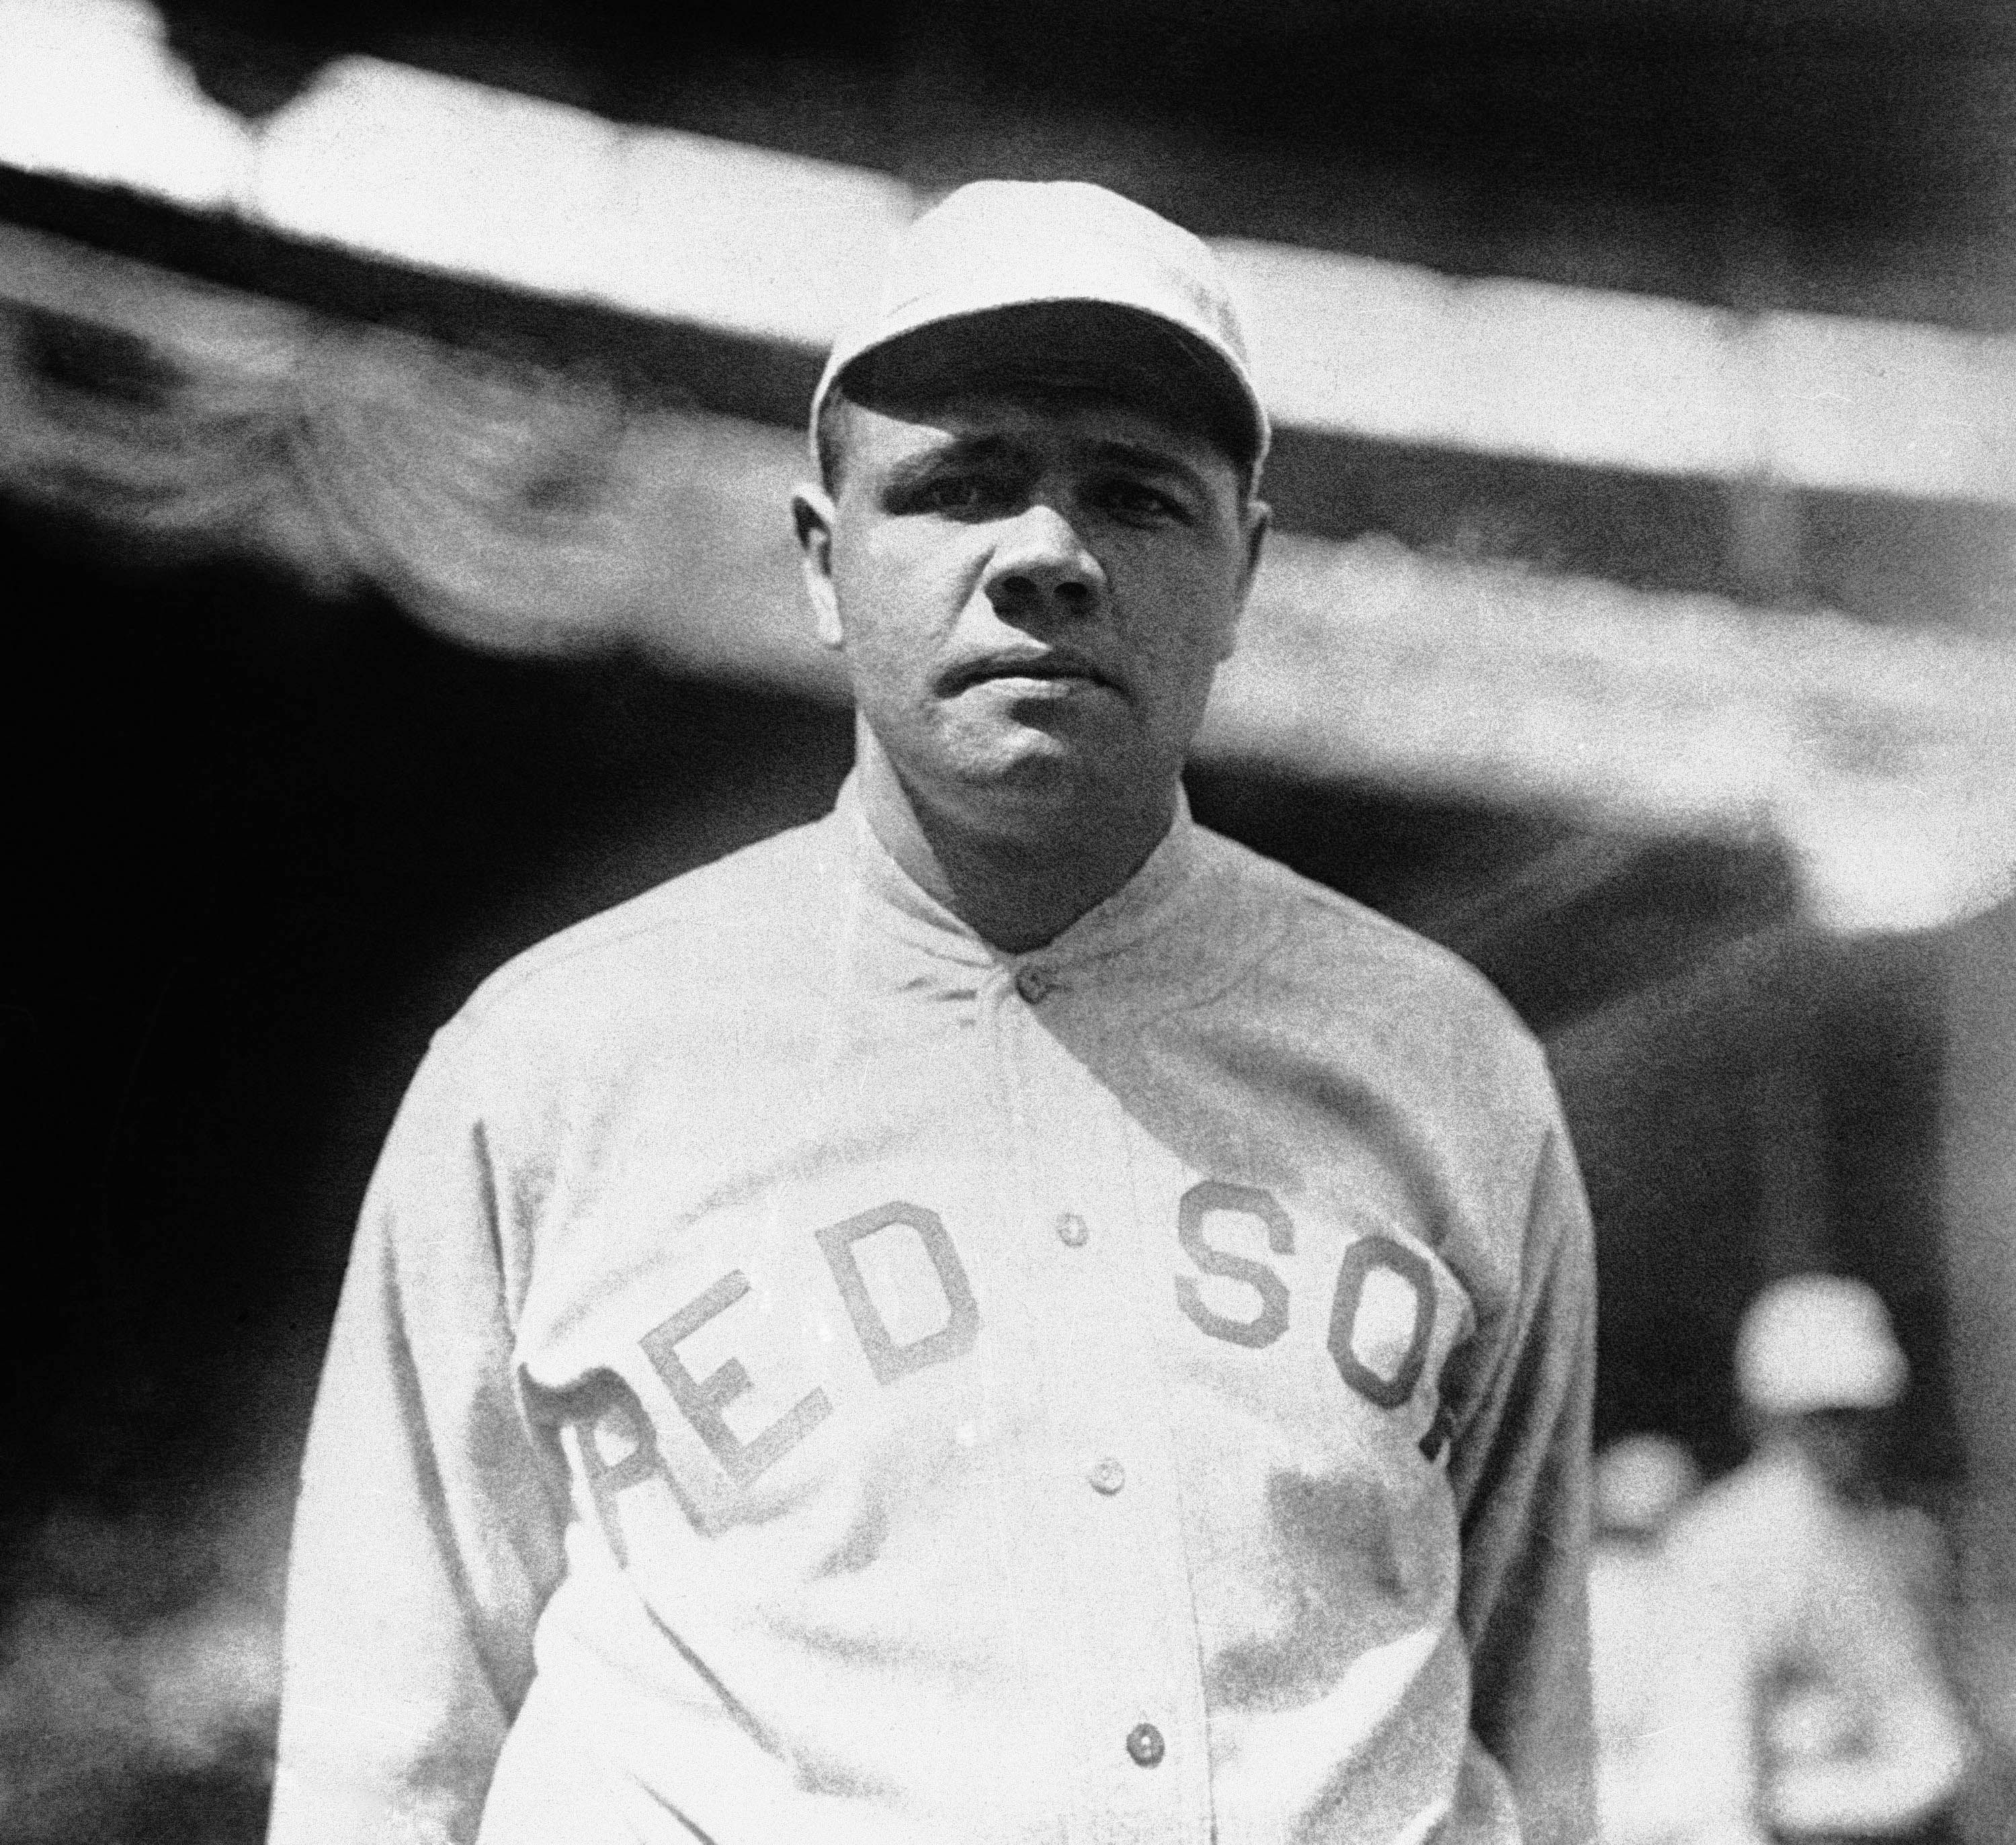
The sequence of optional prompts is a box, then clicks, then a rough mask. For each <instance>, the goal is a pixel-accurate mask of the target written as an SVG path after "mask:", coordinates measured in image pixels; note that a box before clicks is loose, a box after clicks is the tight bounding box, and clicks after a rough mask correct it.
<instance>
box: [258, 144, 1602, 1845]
mask: <svg viewBox="0 0 2016 1845" xmlns="http://www.w3.org/2000/svg"><path fill="white" fill-rule="evenodd" d="M1268 434H1269V432H1268V426H1267V419H1266V416H1265V412H1264V411H1263V409H1262V406H1261V405H1260V402H1259V401H1258V397H1256V395H1255V391H1254V388H1253V384H1252V379H1251V373H1250V370H1249V368H1248V365H1247V358H1246V355H1245V352H1244V347H1243V345H1242V343H1241V340H1240V332H1239V328H1238V324H1237V318H1236V316H1235V315H1234V313H1233V308H1232V305H1231V303H1230V301H1229V297H1228V296H1227V294H1226V290H1225V286H1224V284H1223V282H1222V280H1221V279H1220V277H1219V272H1218V270H1217V268H1216V265H1215V262H1214V261H1213V259H1212V257H1211V254H1210V253H1209V251H1208V250H1207V249H1206V248H1205V246H1204V245H1203V244H1202V243H1200V242H1199V241H1198V240H1197V239H1195V238H1194V237H1193V236H1190V234H1189V233H1188V232H1185V231H1183V230H1181V229H1179V228H1177V227H1176V226H1175V225H1172V224H1169V223H1168V222H1167V221H1165V220H1163V219H1161V218H1158V217H1157V216H1155V215H1154V214H1152V213H1150V212H1149V211H1147V210H1144V209H1143V208H1142V207H1139V206H1138V205H1136V204H1134V203H1130V202H1129V201H1128V200H1125V199H1121V198H1120V197H1118V196H1115V195H1114V194H1112V193H1111V192H1104V191H1102V190H1100V189H1097V188H1095V187H1091V186H1085V185H1075V184H1058V185H1021V184H1010V183H1003V182H987V183H983V184H980V185H973V186H969V187H967V188H964V189H961V190H960V191H959V192H956V193H955V194H954V195H952V196H951V197H950V198H949V200H946V201H945V203H943V204H941V206H939V207H938V208H937V209H936V210H934V211H933V212H931V214H928V215H927V216H926V217H925V218H923V219H922V220H921V221H920V222H919V223H918V225H916V227H915V228H914V230H913V232H912V234H911V235H910V236H909V239H908V240H907V242H906V243H905V245H904V246H903V247H902V250H900V251H899V252H898V256H897V260H896V262H895V265H894V268H893V271H892V275H891V281H890V285H889V287H888V289H887V293H886V294H885V297H884V302H883V305H882V307H881V309H880V312H879V314H878V315H877V317H876V318H874V319H873V321H872V322H870V323H869V325H867V326H866V327H865V328H864V329H861V330H859V331H858V332H857V333H854V334H852V335H850V336H848V338H847V339H846V340H843V341H842V342H841V344H840V345H839V347H837V350H836V351H835V352H834V353H833V358H832V361H831V363H830V365H829V366H828V367H827V369H826V376H825V378H824V379H823V382H822V383H821V385H820V387H819V394H818V397H817V400H816V402H815V406H814V409H813V415H812V438H813V446H814V451H815V461H816V464H817V468H818V473H819V479H818V480H817V481H816V482H815V483H812V484H808V485H806V486H805V487H803V488H801V490H800V491H798V493H797V495H796V498H795V501H794V517H795V520H796V523H797V534H798V537H799V539H800V541H801V545H802V547H803V552H804V558H805V581H806V584H807V587H808V591H809V593H810V598H811V602H812V610H813V613H814V616H815V620H816V622H817V624H818V630H819V634H820V635H821V636H822V638H823V639H824V640H825V642H826V644H827V645H828V646H830V647H832V648H833V649H834V651H835V652H836V653H837V656H838V657H839V658H840V660H841V661H842V662H843V664H844V667H845V668H846V670H847V671H848V674H849V676H850V678H851V682H852V684H853V687H854V691H855V700H856V705H857V710H858V722H857V725H856V737H857V755H856V761H855V769H854V772H853V774H852V775H851V776H850V778H849V779H848V782H847V783H846V785H845V786H844V789H842V791H841V795H840V798H839V802H838V805H837V807H836V809H835V811H833V814H832V815H830V817H828V818H826V819H824V820H823V821H820V822H817V823H816V824H815V825H811V826H808V827H805V828H802V829H799V830H797V831H795V832H793V833H787V834H784V835H783V836H779V837H778V838H776V839H774V840H769V841H766V842H765V843H762V844H760V845H758V846H756V847H752V848H751V849H749V850H747V851H743V852H740V853H738V854H735V855H734V856H733V857H731V858H727V859H725V860H724V861H722V862H720V863H718V864H717V865H712V866H710V867H707V868H706V869H704V870H701V871H699V872H694V873H692V874H689V875H688V876H684V877H682V878H679V879H675V880H673V881H672V882H671V883H668V884H667V885H664V886H663V887H661V888H660V889H658V890H655V891H653V892H651V893H650V894H647V895H646V896H645V897H642V898H640V899H639V900H637V901H635V902H632V903H631V904H628V905H625V906H624V907H623V908H620V909H617V910H616V911H614V912H611V913H610V914H609V915H604V916H602V917H599V918H597V919H593V920H592V921H590V922H589V923H586V924H585V925H582V926H579V927H577V928H574V929H572V930H568V931H567V932H566V933H564V934H563V935H561V936H560V937H557V938H556V939H555V940H552V941H549V942H548V943H546V944H544V945H542V947H540V948H537V949H535V950H534V951H532V952H531V953H530V954H529V955H525V956H524V957H522V958H520V959H519V960H517V961H516V962H513V963H512V964H511V965H510V966H509V967H507V968H506V969H505V970H504V971H502V973H499V974H498V975H496V976H493V977H492V979H491V980H490V981H489V982H488V983H487V984H485V985H484V987H482V988H481V991H479V992H478V993H477V995H476V996H475V997H474V998H473V1000H472V1001H471V1002H470V1004H469V1005H468V1006H467V1007H466V1009H464V1010H463V1012H462V1013H461V1015H460V1016H459V1017H458V1018H457V1019H456V1020H455V1021H454V1022H452V1023H451V1024H449V1025H448V1027H446V1028H445V1030H443V1032H442V1033H441V1034H440V1035H439V1037H438V1038H437V1041H436V1043H435V1045H434V1048H433V1050H432V1051H431V1052H430V1055H429V1056H428V1058H427V1062H426V1063H425V1065H424V1066H423V1068H422V1070H421V1071H420V1073H419V1076H418V1077H416V1081H415V1083H414V1085H413V1088H412V1092H410V1094H409V1097H408V1099H407V1102H406V1104H405V1108H404V1109H403V1110H402V1111H401V1117H400V1119H399V1120H398V1124H397V1125H396V1126H395V1128H394V1131H393V1133H392V1136H391V1141H390V1142H389V1144H388V1145H387V1149H386V1152H385V1153H384V1156H383V1160H382V1161H381V1163H380V1167H379V1171H378V1173H377V1175H376V1178H375V1180H374V1181H373V1187H372V1191H371V1194H370V1196H369V1199H367V1201H366V1204H365V1211H364V1215H363V1221H362V1226H361V1228H360V1230H359V1233H358V1241H357V1244H356V1246H355V1251H354V1253H353V1256H352V1259H351V1270H350V1274H349V1277H348V1279H347V1283H346V1286H345V1291H344V1297H343V1300H342V1304H341V1306H340V1309H339V1311H338V1315H337V1325H336V1329H335V1332H334V1335H333V1341H332V1343H331V1347H330V1350H329V1357H328V1359H327V1361H326V1367H325V1370H324V1373H323V1382H322V1391H321V1395H320V1397H319V1401H318V1404H317V1408H316V1413H315V1423H314V1427H313V1430H312V1433H311V1439H310V1442H309V1446H308V1456H307V1462H306V1466H305V1469H304V1482H303V1490H302V1495H301V1504H300V1509H299V1514H298V1518H297V1526H296V1532H295V1540H294V1548H293V1563H292V1577H291V1582H290V1596H289V1607H288V1615H287V1636H286V1667H285V1689H284V1694H283V1716H282V1726H281V1735H280V1745H279V1764H278V1772H277V1778H276V1784H275V1806H274V1819H273V1826H272V1837H273V1839H274V1840H275V1842H276V1845H313V1842H323V1841H327V1842H332V1845H333V1842H335V1841H345V1842H349V1845H363V1842H364V1841H365V1840H369V1841H371V1842H372V1845H378V1842H380V1841H383V1840H394V1839H398V1840H434V1841H440V1840H455V1841H462V1840H471V1839H480V1840H481V1841H482V1842H483V1845H560V1841H566V1842H567V1845H617V1841H619V1840H620V1841H623V1842H625V1845H638V1842H640V1841H641V1842H647V1845H673V1842H674V1841H678V1842H679V1845H690V1841H692V1840H695V1839H703V1840H715V1841H718V1842H720V1845H848V1842H851V1841H869V1840H873V1841H874V1842H875V1845H903V1842H905V1841H915V1842H917V1845H923V1842H925V1841H929V1842H931V1845H952V1842H954V1841H957V1842H959V1845H985V1842H989V1841H995V1842H1000V1845H1008V1842H1010V1841H1014V1842H1024V1841H1026V1842H1028V1845H1037V1842H1038V1841H1042V1842H1043V1845H1051V1842H1053V1841H1057V1840H1085V1841H1102V1842H1103V1841H1113V1842H1114V1845H1120V1842H1123V1841H1126V1842H1138V1845H1147V1842H1149V1841H1154V1842H1155V1845H1178V1842H1179V1841H1186V1842H1189V1845H1211V1842H1213V1841H1215V1842H1216V1845H1319V1842H1321V1845H1424V1842H1425V1841H1427V1840H1430V1839H1433V1840H1437V1841H1439V1842H1440V1845H1582V1842H1584V1841H1586V1840H1588V1839H1589V1837H1590V1836H1591V1832H1592V1826H1593V1818H1592V1814H1591V1806H1590V1793H1589V1769H1590V1750H1591V1743H1590V1732H1589V1693H1588V1681H1587V1636H1586V1608H1585V1580H1584V1565H1585V1548H1586V1520H1587V1507H1586V1491H1587V1468H1588V1415H1589V1390H1590V1380H1591V1374H1592V1368H1593V1284H1592V1279H1591V1256H1590V1240H1589V1220H1588V1214H1587V1209H1586V1204H1585V1203H1584V1199H1583V1196H1582V1188H1581V1185H1580V1181H1579V1178H1578V1177H1577V1174H1576V1172H1575V1166H1574V1163H1573V1161H1572V1159H1571V1155H1570V1153H1569V1149H1568V1138H1567V1135H1566V1133H1565V1131H1564V1128H1563V1125H1562V1121H1561V1114H1560V1112H1559V1108H1558V1105H1557V1101H1556V1099H1555V1096H1554V1094H1553V1088H1552V1086H1551V1084H1550V1081H1549V1079H1548V1076H1547V1073H1546V1067H1545V1065H1544V1062H1543V1057H1542V1055H1541V1052H1540V1051H1539V1048H1538V1046H1537V1045H1535V1042H1534V1041H1533V1040H1532V1038H1530V1037H1529V1036H1528V1034H1527V1033H1526V1032H1525V1030H1523V1029H1522V1028H1521V1027H1520V1026H1519V1024H1518V1023H1517V1021H1516V1020H1514V1018H1513V1017H1512V1016H1511V1015H1510V1012H1509V1011H1508V1010H1507V1008H1506V1007H1505V1005H1503V1002H1501V1001H1500V1000H1499V998H1498V997H1497V996H1496V994H1493V993H1492V991H1490V990H1489V987H1487V986H1486V985H1485V983H1484V982H1483V981H1482V980H1481V978H1479V977H1478V976H1477V975H1476V974H1475V973H1474V972H1473V971H1472V970H1471V969H1468V968H1467V967H1466V966H1463V964H1462V963H1461V962H1458V961H1456V959H1454V958H1453V957H1452V956H1450V955H1448V954H1446V953H1445V952H1443V951H1442V950H1440V949H1438V948H1434V947H1432V946H1431V945H1430V944H1427V943H1426V942H1424V941H1422V940H1419V939H1418V938H1417V937H1413V935H1411V934H1409V933H1407V932H1406V930H1402V929H1400V928H1399V927H1397V926H1395V925H1394V924H1392V923H1389V922H1387V921H1385V920H1384V919H1381V918H1380V917H1378V916H1377V915H1373V914H1371V913H1370V912H1367V911H1366V910H1364V909H1363V908H1360V907H1359V906H1358V905H1355V904H1354V903H1352V902H1349V901H1346V900H1345V899H1344V898H1342V897H1338V896H1337V895H1335V894H1333V893H1331V892H1330V891H1328V890H1323V889H1322V888H1320V887H1317V886H1315V885H1313V884H1311V883H1307V882H1305V880H1303V879H1300V878H1298V877H1296V876H1293V875H1292V874H1291V873H1290V872H1287V871H1286V870H1284V869H1282V868H1281V867H1280V866H1279V865H1273V864H1272V863H1270V862H1269V861H1265V860H1264V859H1262V858H1258V857H1256V856H1255V854H1251V853H1250V852H1248V851H1245V850H1244V849H1243V848H1241V847H1238V846H1237V845H1235V844H1233V843H1231V842H1230V841H1229V840H1225V839H1222V838H1221V837H1219V836H1217V835H1215V834H1214V833H1210V832H1209V831H1208V830H1206V829H1204V828H1203V827H1201V826H1199V825H1196V824H1195V823H1193V821H1192V819H1191V818H1190V813H1189V811H1188V808H1187V806H1186V803H1185V800H1184V798H1183V788H1182V784H1181V780H1180V775H1181V771H1182V768H1183V760H1184V756H1185V753H1186V750H1187V748H1188V746H1189V745H1190V739H1191V737H1192V735H1193V732H1194V731H1195V729H1196V728H1197V724H1198V721H1199V719H1200V718H1201V714H1202V713H1203V710H1204V702H1205V699H1206V696H1207V695H1208V692H1209V691H1210V689H1211V681H1212V677H1213V674H1214V673H1215V670H1216V668H1217V667H1218V665H1219V663H1220V662H1221V661H1222V660H1224V659H1225V658H1226V656H1227V655H1228V654H1229V653H1231V651H1232V649H1233V644H1234V642H1235V641H1236V639H1237V633H1238V628H1239V622H1240V615H1241V612H1242V610H1243V609H1244V605H1245V602H1246V600H1247V592H1248V591H1249V589H1250V588H1251V584H1252V581H1253V577H1254V573H1255V569H1256V567H1257V566H1258V561H1259V556H1260V549H1261V545H1262V538H1263V536H1264V534H1265V530H1266V527H1267V512H1266V509H1265V505H1263V504H1262V502H1261V501H1260V499H1259V498H1258V493H1257V488H1258V477H1259V473H1260V469H1261V466H1262V462H1263V460H1264V459H1265V453H1266V448H1267V444H1268Z"/></svg>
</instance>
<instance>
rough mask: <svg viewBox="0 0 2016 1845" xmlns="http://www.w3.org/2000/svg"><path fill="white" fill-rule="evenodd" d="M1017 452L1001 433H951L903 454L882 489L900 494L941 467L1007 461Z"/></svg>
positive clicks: (922, 481) (917, 484)
mask: <svg viewBox="0 0 2016 1845" xmlns="http://www.w3.org/2000/svg"><path fill="white" fill-rule="evenodd" d="M1018 452H1019V451H1018V450H1017V446H1016V444H1014V443H1013V442H1011V441H1009V439H1008V438H1007V437H1005V436H999V435H992V434H989V435H974V436H954V437H952V438H951V439H950V440H949V441H944V442H939V443H934V444H932V446H931V447H930V448H925V449H922V450H920V451H918V452H917V453H916V454H915V455H905V457H904V458H903V459H902V460H901V461H899V462H896V463H895V466H892V467H891V469H890V470H889V473H888V475H887V477H886V479H885V480H884V482H883V491H884V492H886V493H902V492H903V491H905V489H906V488H909V487H919V486H922V485H923V484H924V483H925V482H926V481H927V480H931V478H932V477H934V475H936V474H938V473H939V472H940V471H941V469H945V468H959V467H970V466H973V465H974V463H976V462H978V463H981V464H983V465H984V464H985V463H988V462H1001V461H1006V460H1010V459H1013V457H1014V456H1015V455H1017V453H1018Z"/></svg>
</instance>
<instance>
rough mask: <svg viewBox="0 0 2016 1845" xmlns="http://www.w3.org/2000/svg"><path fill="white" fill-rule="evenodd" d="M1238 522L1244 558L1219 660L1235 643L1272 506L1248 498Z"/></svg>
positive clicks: (1257, 571) (1257, 570) (1270, 522)
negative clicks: (1244, 544) (1234, 602)
mask: <svg viewBox="0 0 2016 1845" xmlns="http://www.w3.org/2000/svg"><path fill="white" fill-rule="evenodd" d="M1240 523H1242V524H1243V525H1244V527H1245V540H1246V559H1245V563H1244V566H1243V567H1242V568H1241V570H1240V579H1239V596H1238V602H1237V607H1236V608H1235V609H1234V610H1233V617H1232V620H1231V621H1230V622H1229V624H1227V625H1226V631H1225V646H1224V649H1223V651H1222V652H1221V653H1219V659H1220V660H1229V659H1230V658H1231V657H1232V656H1233V650H1234V649H1236V648H1237V646H1238V645H1239V624H1240V621H1241V620H1243V619H1244V616H1245V613H1246V599H1247V597H1248V596H1249V595H1251V594H1252V593H1253V579H1254V578H1255V577H1257V576H1258V575H1259V574H1260V553H1261V552H1262V549H1263V548H1265V545H1266V542H1267V534H1268V532H1269V530H1270V529H1271V527H1273V523H1274V513H1273V508H1272V507H1270V506H1269V505H1268V504H1267V502H1265V500H1249V501H1248V502H1247V505H1246V512H1245V515H1244V518H1243V519H1242V520H1241V521H1240Z"/></svg>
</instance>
